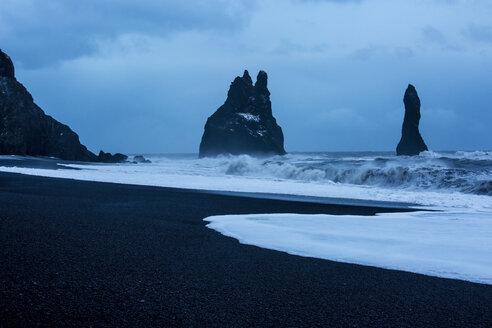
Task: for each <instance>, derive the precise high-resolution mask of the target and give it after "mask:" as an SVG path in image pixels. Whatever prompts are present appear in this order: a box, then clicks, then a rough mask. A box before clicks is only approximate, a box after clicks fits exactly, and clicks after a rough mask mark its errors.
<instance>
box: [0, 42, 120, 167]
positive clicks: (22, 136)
mask: <svg viewBox="0 0 492 328" xmlns="http://www.w3.org/2000/svg"><path fill="white" fill-rule="evenodd" d="M0 155H24V156H25V155H27V156H50V157H57V158H61V159H65V160H76V161H91V162H92V161H104V162H105V161H107V160H106V159H105V158H100V157H98V156H96V155H95V154H93V153H92V152H90V151H89V150H87V148H86V147H85V146H84V145H82V144H81V143H80V141H79V136H78V135H77V134H76V133H75V132H73V131H72V130H71V129H70V128H69V127H68V126H67V125H65V124H62V123H60V122H58V121H57V120H55V119H54V118H52V117H51V116H48V115H46V114H45V113H44V112H43V110H42V109H41V108H39V107H38V105H36V104H35V103H34V100H33V98H32V96H31V94H30V93H29V92H28V91H27V90H26V88H25V87H24V86H23V85H22V84H21V83H19V82H18V81H17V79H16V78H15V71H14V65H13V63H12V60H11V59H10V57H9V56H8V55H7V54H5V53H4V52H3V51H2V50H0ZM120 155H121V154H120ZM111 156H112V155H111ZM122 156H124V158H125V159H126V156H125V155H122ZM111 158H112V157H111ZM122 158H123V157H118V159H122ZM112 159H113V158H112ZM113 160H115V159H113Z"/></svg>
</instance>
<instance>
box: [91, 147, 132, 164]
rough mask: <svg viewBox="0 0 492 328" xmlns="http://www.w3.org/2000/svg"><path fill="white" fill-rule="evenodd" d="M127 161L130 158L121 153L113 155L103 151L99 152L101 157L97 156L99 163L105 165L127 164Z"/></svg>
mask: <svg viewBox="0 0 492 328" xmlns="http://www.w3.org/2000/svg"><path fill="white" fill-rule="evenodd" d="M127 159H128V156H126V155H123V154H121V153H116V154H114V155H112V154H111V153H105V152H103V151H102V150H101V151H99V155H97V161H99V162H104V163H123V162H126V160H127Z"/></svg>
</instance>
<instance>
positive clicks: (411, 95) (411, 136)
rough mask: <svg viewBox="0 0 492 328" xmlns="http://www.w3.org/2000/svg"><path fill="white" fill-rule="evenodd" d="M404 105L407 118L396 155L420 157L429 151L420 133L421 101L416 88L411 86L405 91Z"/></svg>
mask: <svg viewBox="0 0 492 328" xmlns="http://www.w3.org/2000/svg"><path fill="white" fill-rule="evenodd" d="M403 103H404V104H405V118H404V119H403V126H402V128H401V139H400V142H399V143H398V146H397V147H396V154H397V155H410V156H411V155H418V154H419V153H420V152H422V151H426V150H428V149H427V146H426V145H425V142H424V139H422V136H421V135H420V132H419V122H420V99H419V96H418V94H417V91H416V90H415V87H414V86H413V85H411V84H409V85H408V88H407V90H406V91H405V96H404V97H403Z"/></svg>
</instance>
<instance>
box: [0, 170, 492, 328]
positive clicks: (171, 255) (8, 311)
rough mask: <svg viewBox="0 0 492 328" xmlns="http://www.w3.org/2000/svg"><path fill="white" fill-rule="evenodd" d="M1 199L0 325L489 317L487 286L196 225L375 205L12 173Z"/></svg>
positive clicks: (414, 323)
mask: <svg viewBox="0 0 492 328" xmlns="http://www.w3.org/2000/svg"><path fill="white" fill-rule="evenodd" d="M0 199H1V201H0V249H1V250H2V251H1V252H0V263H1V264H2V269H1V270H0V326H3V327H14V326H25V327H29V326H35V325H38V326H42V327H47V326H90V325H94V326H120V327H122V326H167V327H178V326H219V327H220V326H222V327H223V326H238V327H246V326H304V327H308V326H309V327H311V326H316V325H319V326H331V327H346V326H353V325H358V326H374V327H381V326H398V327H429V326H439V327H449V326H460V327H489V326H490V323H492V313H491V312H490V308H492V286H488V285H481V284H475V283H471V282H465V281H460V280H452V279H443V278H436V277H429V276H424V275H419V274H414V273H408V272H402V271H393V270H386V269H379V268H374V267H366V266H362V265H354V264H346V263H338V262H332V261H327V260H320V259H314V258H304V257H299V256H293V255H288V254H286V253H282V252H277V251H272V250H267V249H262V248H259V247H255V246H248V245H242V244H240V243H238V242H237V241H236V240H234V239H232V238H228V237H224V236H223V235H221V234H219V233H218V232H215V231H213V230H211V229H208V228H206V226H205V225H206V222H204V221H203V218H205V217H207V216H211V215H223V214H242V213H244V214H249V213H282V212H284V213H285V212H297V213H306V214H310V213H312V214H314V213H328V214H330V213H333V214H342V213H347V212H348V211H353V212H359V213H367V214H370V213H371V212H374V210H375V209H374V208H368V207H356V206H340V205H327V204H319V203H308V202H292V201H283V200H273V199H259V198H245V197H236V196H226V195H216V194H207V193H205V192H193V191H190V190H178V189H171V188H163V187H147V186H135V185H123V184H113V183H100V182H89V181H79V180H68V179H56V178H45V177H37V176H29V175H21V174H10V173H0ZM379 210H388V209H378V211H379ZM391 211H394V210H391Z"/></svg>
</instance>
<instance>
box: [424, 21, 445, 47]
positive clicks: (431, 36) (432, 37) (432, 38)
mask: <svg viewBox="0 0 492 328" xmlns="http://www.w3.org/2000/svg"><path fill="white" fill-rule="evenodd" d="M422 34H423V36H424V38H425V40H426V41H429V42H431V43H435V44H439V45H442V46H443V45H447V43H448V42H447V40H446V38H445V37H444V35H443V34H442V33H441V31H439V30H438V29H437V28H435V27H432V26H426V27H425V28H424V29H423V30H422Z"/></svg>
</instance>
